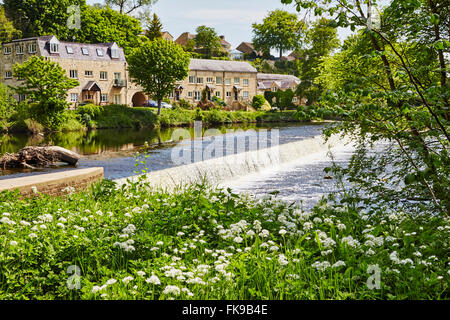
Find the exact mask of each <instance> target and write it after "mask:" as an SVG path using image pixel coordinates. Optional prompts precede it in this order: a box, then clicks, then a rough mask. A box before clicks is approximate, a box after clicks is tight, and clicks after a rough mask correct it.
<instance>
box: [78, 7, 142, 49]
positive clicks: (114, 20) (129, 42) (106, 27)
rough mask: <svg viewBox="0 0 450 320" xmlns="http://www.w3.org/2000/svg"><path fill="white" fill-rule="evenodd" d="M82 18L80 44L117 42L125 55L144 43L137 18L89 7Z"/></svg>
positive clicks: (110, 10) (79, 31)
mask: <svg viewBox="0 0 450 320" xmlns="http://www.w3.org/2000/svg"><path fill="white" fill-rule="evenodd" d="M81 16H82V28H81V29H80V30H77V32H76V40H77V41H78V42H86V43H107V42H116V43H117V44H118V45H119V46H120V47H122V48H123V49H124V51H125V54H129V53H130V52H131V50H132V49H133V48H136V47H139V46H140V45H141V43H142V37H141V33H142V26H141V23H140V21H139V20H138V19H136V18H133V17H130V16H128V15H125V14H121V13H119V12H117V11H114V10H112V9H110V8H97V7H89V8H88V10H85V11H84V12H82V15H81Z"/></svg>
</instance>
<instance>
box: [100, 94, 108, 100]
mask: <svg viewBox="0 0 450 320" xmlns="http://www.w3.org/2000/svg"><path fill="white" fill-rule="evenodd" d="M108 101H109V97H108V94H107V93H102V94H100V102H108Z"/></svg>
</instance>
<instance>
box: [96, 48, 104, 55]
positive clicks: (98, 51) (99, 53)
mask: <svg viewBox="0 0 450 320" xmlns="http://www.w3.org/2000/svg"><path fill="white" fill-rule="evenodd" d="M97 55H98V56H99V57H103V50H102V49H97Z"/></svg>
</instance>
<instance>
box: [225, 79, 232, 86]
mask: <svg viewBox="0 0 450 320" xmlns="http://www.w3.org/2000/svg"><path fill="white" fill-rule="evenodd" d="M225 85H226V86H231V78H225Z"/></svg>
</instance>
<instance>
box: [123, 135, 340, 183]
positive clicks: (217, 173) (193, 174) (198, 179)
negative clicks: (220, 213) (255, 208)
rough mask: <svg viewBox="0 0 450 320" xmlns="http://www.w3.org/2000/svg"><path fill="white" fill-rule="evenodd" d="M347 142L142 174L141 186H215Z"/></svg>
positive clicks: (313, 142) (306, 143)
mask: <svg viewBox="0 0 450 320" xmlns="http://www.w3.org/2000/svg"><path fill="white" fill-rule="evenodd" d="M347 142H348V141H347V140H346V139H342V138H340V137H339V136H337V135H334V136H332V137H331V138H329V139H328V141H327V142H325V141H324V139H323V138H322V137H321V136H317V137H314V138H310V139H305V140H300V141H296V142H291V143H286V144H281V145H278V146H273V147H270V148H266V149H261V150H255V151H248V152H242V153H238V154H233V155H228V156H225V157H220V158H213V159H209V160H206V161H201V162H195V163H192V164H188V165H183V166H178V167H173V168H169V169H164V170H159V171H153V172H150V173H147V174H146V178H145V180H144V181H145V182H147V183H148V184H149V185H150V186H151V187H154V188H160V189H163V190H166V191H173V190H175V189H178V188H183V187H184V186H186V185H191V184H196V183H202V182H206V183H208V184H209V185H211V186H216V185H218V184H220V183H222V182H225V181H228V180H231V179H233V178H237V177H239V178H241V177H243V176H245V175H248V174H252V173H257V172H260V171H262V170H264V169H269V168H275V167H277V166H279V165H281V164H287V163H293V162H295V161H298V160H300V159H301V158H302V157H306V156H309V155H311V154H314V153H319V152H326V151H327V150H329V149H331V148H334V147H337V146H340V145H343V144H346V143H347ZM141 177H142V176H139V175H138V176H133V177H129V178H123V179H118V180H115V182H117V183H118V185H123V184H127V183H129V182H137V181H138V180H139V178H141Z"/></svg>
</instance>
